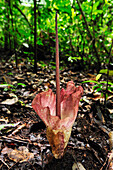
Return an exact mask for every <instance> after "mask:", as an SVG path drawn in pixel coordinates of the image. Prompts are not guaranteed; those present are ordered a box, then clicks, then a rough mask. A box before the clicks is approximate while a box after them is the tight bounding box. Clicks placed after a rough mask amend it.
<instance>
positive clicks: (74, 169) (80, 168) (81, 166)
mask: <svg viewBox="0 0 113 170" xmlns="http://www.w3.org/2000/svg"><path fill="white" fill-rule="evenodd" d="M77 169H78V170H86V169H85V168H84V167H83V165H82V164H81V163H80V162H77V163H76V162H75V163H74V164H73V166H72V170H77Z"/></svg>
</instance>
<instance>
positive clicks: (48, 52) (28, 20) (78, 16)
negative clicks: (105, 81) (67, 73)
mask: <svg viewBox="0 0 113 170" xmlns="http://www.w3.org/2000/svg"><path fill="white" fill-rule="evenodd" d="M35 3H36V8H35ZM0 8H1V11H0V48H1V50H2V51H7V56H8V57H11V56H12V54H15V60H16V65H18V60H19V59H21V58H22V57H23V54H24V58H25V57H26V60H32V62H33V63H34V65H35V67H36V60H44V59H49V61H54V53H55V12H56V10H57V11H58V14H59V16H58V36H59V51H60V61H61V63H63V64H69V63H71V64H72V65H73V66H74V67H76V65H75V63H77V66H78V68H85V69H90V68H91V69H94V68H96V69H97V71H99V70H100V68H101V66H104V67H105V66H106V65H107V64H108V63H109V55H110V49H111V44H112V37H113V1H112V0H85V1H82V0H76V1H74V0H65V1H63V0H37V1H36V0H34V1H32V0H26V1H25V0H19V1H18V0H15V1H14V0H4V1H2V2H0ZM35 11H36V13H35ZM35 14H36V15H35ZM35 21H36V22H35ZM36 34H37V35H36ZM34 37H35V39H34ZM34 48H35V49H34ZM34 53H35V54H34ZM34 56H35V57H34ZM36 56H37V58H36ZM34 60H35V62H34ZM110 62H111V63H112V61H110Z"/></svg>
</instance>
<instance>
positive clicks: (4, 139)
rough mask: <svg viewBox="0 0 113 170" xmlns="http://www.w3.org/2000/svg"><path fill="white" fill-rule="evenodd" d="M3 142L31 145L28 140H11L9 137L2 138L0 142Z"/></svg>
mask: <svg viewBox="0 0 113 170" xmlns="http://www.w3.org/2000/svg"><path fill="white" fill-rule="evenodd" d="M2 141H6V142H19V143H24V144H28V143H29V141H28V140H22V139H15V138H9V137H6V136H2V137H1V138H0V142H2Z"/></svg>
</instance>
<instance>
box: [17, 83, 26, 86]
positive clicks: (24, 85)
mask: <svg viewBox="0 0 113 170" xmlns="http://www.w3.org/2000/svg"><path fill="white" fill-rule="evenodd" d="M17 84H18V85H21V86H24V87H26V85H25V84H23V83H17Z"/></svg>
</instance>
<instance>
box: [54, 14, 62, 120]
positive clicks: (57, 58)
mask: <svg viewBox="0 0 113 170" xmlns="http://www.w3.org/2000/svg"><path fill="white" fill-rule="evenodd" d="M55 30H56V115H57V116H58V117H59V118H61V115H60V79H59V46H58V28H57V12H56V17H55Z"/></svg>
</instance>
